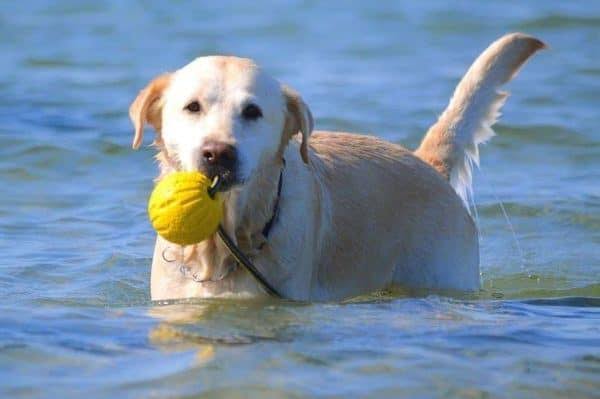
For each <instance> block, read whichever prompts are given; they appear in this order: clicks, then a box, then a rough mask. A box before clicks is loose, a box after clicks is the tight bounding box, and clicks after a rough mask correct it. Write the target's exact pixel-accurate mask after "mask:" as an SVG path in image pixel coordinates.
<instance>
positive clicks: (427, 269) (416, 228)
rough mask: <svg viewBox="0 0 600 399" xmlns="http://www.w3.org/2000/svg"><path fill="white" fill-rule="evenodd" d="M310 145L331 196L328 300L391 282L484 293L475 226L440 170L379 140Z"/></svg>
mask: <svg viewBox="0 0 600 399" xmlns="http://www.w3.org/2000/svg"><path fill="white" fill-rule="evenodd" d="M310 147H311V149H312V151H311V169H313V171H314V172H313V175H314V176H316V179H317V180H318V183H319V184H318V185H319V186H320V187H322V190H323V191H324V192H323V193H321V194H320V195H318V197H319V198H320V201H321V202H320V204H319V207H318V208H319V209H320V210H321V218H320V220H321V221H320V223H318V225H319V227H318V228H317V230H318V231H319V233H318V234H317V236H318V237H319V238H318V240H317V241H318V243H319V248H318V252H319V256H318V257H317V259H319V262H318V263H319V265H318V267H317V269H316V270H317V274H316V275H315V276H314V278H315V282H316V283H317V284H314V285H313V287H327V289H326V292H327V296H328V297H330V296H331V295H332V293H334V296H335V297H347V296H352V295H356V294H358V293H361V292H368V291H369V290H374V289H377V288H381V287H385V286H389V285H390V284H396V285H402V286H407V287H420V288H436V289H457V290H473V289H477V288H478V287H479V269H478V265H479V249H478V241H477V231H476V228H475V226H474V224H473V221H472V219H471V216H470V215H469V213H468V212H467V210H466V208H465V207H464V206H463V204H462V201H461V200H460V198H459V197H458V195H456V193H455V192H454V190H453V189H452V187H451V186H450V185H449V184H448V182H447V181H446V180H445V179H444V178H443V177H442V176H441V175H440V174H439V173H438V172H436V171H435V170H434V169H433V168H431V167H430V166H429V165H428V164H426V163H425V162H423V161H422V160H421V159H419V158H417V157H416V156H414V155H413V153H412V152H411V151H409V150H406V149H404V148H403V147H401V146H399V145H396V144H391V143H389V142H386V141H384V140H382V139H379V138H377V137H371V136H362V135H355V134H347V133H334V132H318V133H315V134H314V135H313V137H312V138H311V141H310ZM357 276H360V277H357ZM313 297H314V298H320V295H319V293H318V292H316V293H313Z"/></svg>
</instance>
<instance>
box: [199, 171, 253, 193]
mask: <svg viewBox="0 0 600 399" xmlns="http://www.w3.org/2000/svg"><path fill="white" fill-rule="evenodd" d="M207 176H208V177H209V178H210V179H211V181H212V182H213V183H212V186H211V188H210V190H209V193H211V194H212V195H214V193H217V192H227V191H230V190H232V189H234V188H236V187H239V186H241V185H242V184H244V180H243V179H241V178H240V177H239V176H238V174H237V173H236V172H235V171H230V170H217V171H212V173H210V172H209V173H207Z"/></svg>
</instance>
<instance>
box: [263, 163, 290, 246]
mask: <svg viewBox="0 0 600 399" xmlns="http://www.w3.org/2000/svg"><path fill="white" fill-rule="evenodd" d="M284 168H285V159H283V166H282V167H281V172H279V183H277V197H275V204H274V205H273V215H271V219H269V221H268V222H267V224H265V227H263V229H262V235H263V237H265V238H269V233H270V232H271V227H273V223H274V222H275V219H276V218H277V215H278V214H279V198H280V197H281V187H282V186H283V169H284ZM263 245H264V244H263ZM261 247H262V245H261Z"/></svg>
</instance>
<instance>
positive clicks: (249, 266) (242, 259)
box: [217, 226, 283, 298]
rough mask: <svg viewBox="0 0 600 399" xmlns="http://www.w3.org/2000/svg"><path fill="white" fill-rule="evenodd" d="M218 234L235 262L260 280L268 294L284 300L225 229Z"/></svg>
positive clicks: (220, 227) (221, 228) (220, 229)
mask: <svg viewBox="0 0 600 399" xmlns="http://www.w3.org/2000/svg"><path fill="white" fill-rule="evenodd" d="M217 232H218V233H219V237H221V240H223V243H225V246H227V249H229V252H231V255H233V257H234V258H235V260H236V261H237V262H238V263H239V264H240V265H242V266H244V267H245V268H246V270H247V271H248V272H250V274H252V276H253V277H254V278H255V279H256V280H258V282H259V283H260V284H261V285H262V286H263V288H264V289H265V291H267V293H268V294H270V295H272V296H274V297H277V298H283V296H282V295H281V294H280V293H279V291H277V289H276V288H275V287H273V286H272V285H271V284H269V282H268V281H267V279H266V278H265V276H263V274H262V273H261V272H259V271H258V269H257V268H256V266H254V264H253V263H252V261H251V260H250V259H248V257H247V256H246V255H245V254H244V253H243V252H242V251H241V250H240V249H239V248H238V247H237V245H235V243H234V242H233V240H232V239H231V237H229V235H228V234H227V233H226V232H225V229H223V226H219V230H218V231H217Z"/></svg>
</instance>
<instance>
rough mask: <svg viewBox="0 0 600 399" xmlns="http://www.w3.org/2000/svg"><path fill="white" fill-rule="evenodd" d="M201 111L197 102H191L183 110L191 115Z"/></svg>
mask: <svg viewBox="0 0 600 399" xmlns="http://www.w3.org/2000/svg"><path fill="white" fill-rule="evenodd" d="M201 109H202V107H200V103H199V102H198V101H192V102H191V103H189V104H188V105H186V106H185V110H186V111H189V112H191V113H193V114H195V113H198V112H200V110H201Z"/></svg>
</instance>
